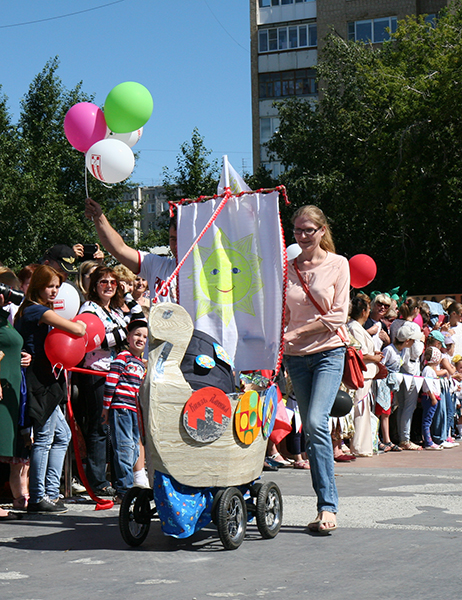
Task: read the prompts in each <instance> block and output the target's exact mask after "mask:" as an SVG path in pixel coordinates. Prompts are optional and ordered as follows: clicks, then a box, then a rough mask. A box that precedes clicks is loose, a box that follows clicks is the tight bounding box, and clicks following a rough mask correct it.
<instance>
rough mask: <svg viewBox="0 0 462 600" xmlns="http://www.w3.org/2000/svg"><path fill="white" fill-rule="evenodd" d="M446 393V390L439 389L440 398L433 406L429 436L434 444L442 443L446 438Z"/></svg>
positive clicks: (447, 393)
mask: <svg viewBox="0 0 462 600" xmlns="http://www.w3.org/2000/svg"><path fill="white" fill-rule="evenodd" d="M446 395H450V394H449V392H448V391H447V390H444V389H443V390H441V400H439V401H438V404H437V405H436V408H435V414H434V415H433V421H432V424H431V436H432V438H433V440H434V441H435V443H436V444H442V443H443V442H445V441H446V439H447V437H448V436H447V428H448V418H447V412H446V408H447V406H446Z"/></svg>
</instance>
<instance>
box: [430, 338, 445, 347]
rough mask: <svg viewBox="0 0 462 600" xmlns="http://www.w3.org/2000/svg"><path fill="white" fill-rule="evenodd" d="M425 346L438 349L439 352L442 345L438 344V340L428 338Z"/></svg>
mask: <svg viewBox="0 0 462 600" xmlns="http://www.w3.org/2000/svg"><path fill="white" fill-rule="evenodd" d="M427 346H435V348H438V350H441V349H442V347H443V344H442V343H441V342H439V341H438V340H435V338H433V337H429V338H428V344H427Z"/></svg>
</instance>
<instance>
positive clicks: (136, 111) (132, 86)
mask: <svg viewBox="0 0 462 600" xmlns="http://www.w3.org/2000/svg"><path fill="white" fill-rule="evenodd" d="M152 109H153V101H152V96H151V94H150V93H149V90H148V89H146V88H145V87H144V85H141V83H136V82H135V81H126V82H125V83H119V85H116V86H115V88H113V89H112V90H111V91H110V92H109V94H108V95H107V98H106V102H105V103H104V117H105V118H106V124H107V126H108V127H109V129H110V130H111V131H113V132H114V133H130V132H131V131H136V130H137V129H140V128H141V127H143V125H145V124H146V123H147V122H148V120H149V117H150V116H151V114H152Z"/></svg>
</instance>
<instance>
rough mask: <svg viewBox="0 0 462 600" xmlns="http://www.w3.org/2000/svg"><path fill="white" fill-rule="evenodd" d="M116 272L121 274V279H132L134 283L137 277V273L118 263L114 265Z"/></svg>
mask: <svg viewBox="0 0 462 600" xmlns="http://www.w3.org/2000/svg"><path fill="white" fill-rule="evenodd" d="M114 273H116V274H117V275H118V276H119V279H120V281H130V282H131V283H134V281H135V279H136V275H135V273H133V272H132V271H130V269H128V268H127V267H126V266H125V265H116V266H115V267H114Z"/></svg>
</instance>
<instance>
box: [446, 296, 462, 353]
mask: <svg viewBox="0 0 462 600" xmlns="http://www.w3.org/2000/svg"><path fill="white" fill-rule="evenodd" d="M447 313H448V322H447V323H445V324H444V325H442V326H441V330H442V331H449V333H450V334H451V337H452V339H453V340H454V354H462V323H461V319H462V304H459V303H458V302H453V303H452V304H450V305H449V306H448V310H447Z"/></svg>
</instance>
